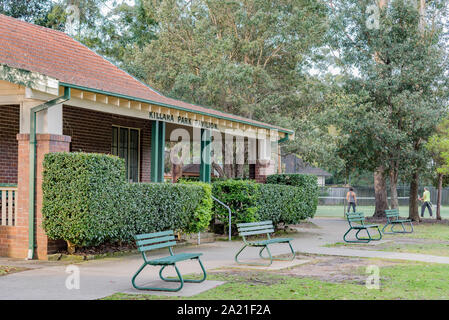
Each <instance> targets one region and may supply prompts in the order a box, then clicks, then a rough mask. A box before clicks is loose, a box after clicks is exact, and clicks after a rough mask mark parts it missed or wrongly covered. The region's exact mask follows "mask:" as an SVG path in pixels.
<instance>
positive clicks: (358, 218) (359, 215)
mask: <svg viewBox="0 0 449 320" xmlns="http://www.w3.org/2000/svg"><path fill="white" fill-rule="evenodd" d="M345 215H346V219H347V220H348V223H349V225H352V222H358V223H360V224H362V225H363V223H364V222H365V216H364V214H363V212H352V213H350V212H346V213H345Z"/></svg>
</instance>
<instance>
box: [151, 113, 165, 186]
mask: <svg viewBox="0 0 449 320" xmlns="http://www.w3.org/2000/svg"><path fill="white" fill-rule="evenodd" d="M164 160H165V122H162V121H157V120H156V121H153V123H152V124H151V182H164Z"/></svg>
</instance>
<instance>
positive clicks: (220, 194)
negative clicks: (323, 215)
mask: <svg viewBox="0 0 449 320" xmlns="http://www.w3.org/2000/svg"><path fill="white" fill-rule="evenodd" d="M287 181H289V180H288V179H287ZM293 181H295V182H296V183H295V184H290V185H288V184H287V183H285V185H284V184H258V183H255V182H253V181H242V180H226V181H220V182H214V183H213V188H212V194H213V195H214V196H215V197H216V198H217V199H219V200H220V201H222V202H224V203H225V204H227V205H228V206H229V207H230V208H231V210H232V224H233V226H234V229H235V224H236V223H240V222H253V221H263V220H272V221H273V223H274V224H275V225H277V224H279V223H284V224H297V223H300V221H301V220H304V219H306V218H309V217H313V216H314V215H315V212H316V208H317V205H318V184H317V179H316V177H314V176H306V177H300V178H294V179H293ZM298 182H301V183H302V184H301V185H300V183H298ZM214 212H215V214H216V217H217V218H218V219H219V220H220V221H222V222H223V223H225V225H226V224H227V221H228V212H227V210H226V209H225V208H224V207H222V206H220V205H219V204H218V203H214Z"/></svg>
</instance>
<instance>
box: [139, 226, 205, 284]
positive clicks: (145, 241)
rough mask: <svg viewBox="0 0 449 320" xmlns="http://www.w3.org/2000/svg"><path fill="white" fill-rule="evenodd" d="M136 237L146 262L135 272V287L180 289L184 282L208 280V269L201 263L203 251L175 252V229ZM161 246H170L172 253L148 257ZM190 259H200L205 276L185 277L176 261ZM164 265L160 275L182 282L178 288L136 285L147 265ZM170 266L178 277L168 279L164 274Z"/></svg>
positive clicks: (165, 279) (172, 280)
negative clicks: (155, 257) (197, 278)
mask: <svg viewBox="0 0 449 320" xmlns="http://www.w3.org/2000/svg"><path fill="white" fill-rule="evenodd" d="M134 239H135V240H136V244H137V249H138V250H139V251H140V252H141V253H142V257H143V260H144V263H143V264H142V266H141V267H140V268H139V270H137V272H136V273H135V274H134V276H133V278H132V281H131V282H132V284H133V287H134V288H136V289H139V290H155V291H179V290H181V289H182V287H183V286H184V282H195V283H199V282H203V281H204V280H206V276H207V274H206V270H205V269H204V266H203V264H202V263H201V259H200V256H201V255H202V253H179V254H173V250H172V247H173V246H175V245H176V241H175V237H174V235H173V231H172V230H169V231H162V232H154V233H146V234H139V235H136V236H134ZM161 248H168V250H169V252H170V255H169V256H166V257H163V258H159V259H154V260H149V259H148V257H147V254H146V253H147V252H148V251H151V250H156V249H161ZM190 259H196V260H198V262H199V264H200V266H201V269H202V270H203V278H202V279H201V280H187V279H183V278H182V275H181V273H180V272H179V270H178V267H176V262H180V261H184V260H190ZM147 265H150V266H162V267H161V269H160V270H159V277H160V278H161V279H162V280H164V281H169V282H180V285H179V287H178V288H176V289H171V288H155V287H141V286H138V285H136V282H135V280H136V277H137V276H138V275H139V273H140V272H141V271H142V270H143V269H144V268H145V267H146V266H147ZM168 266H173V267H174V268H175V270H176V273H177V275H178V279H167V278H164V277H163V276H162V271H164V269H165V268H166V267H168Z"/></svg>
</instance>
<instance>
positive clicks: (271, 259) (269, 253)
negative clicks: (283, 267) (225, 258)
mask: <svg viewBox="0 0 449 320" xmlns="http://www.w3.org/2000/svg"><path fill="white" fill-rule="evenodd" d="M247 246H248V245H247V244H245V245H244V246H243V247H242V248H241V249H240V250H239V252H237V254H236V255H235V258H234V260H235V262H237V263H238V264H244V265H247V266H264V267H269V266H271V264H272V263H273V257H272V256H271V252H270V249H268V247H267V246H265V247H263V248H262V250H263V249H265V248H266V249H267V252H268V255H269V259H270V263H268V264H266V263H246V262H241V261H239V259H238V257H239V255H240V253H242V251H243V250H244V249H245V248H246V247H247ZM262 250H261V251H260V252H259V255H260V254H261V252H262Z"/></svg>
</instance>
